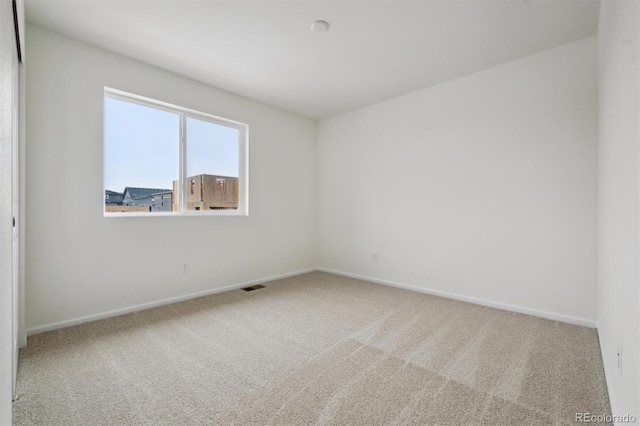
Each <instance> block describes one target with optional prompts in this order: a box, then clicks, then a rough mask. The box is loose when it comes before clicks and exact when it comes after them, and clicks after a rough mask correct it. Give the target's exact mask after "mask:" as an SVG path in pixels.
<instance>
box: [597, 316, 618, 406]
mask: <svg viewBox="0 0 640 426" xmlns="http://www.w3.org/2000/svg"><path fill="white" fill-rule="evenodd" d="M597 329H598V343H600V356H601V357H602V366H603V368H604V379H605V382H607V393H608V394H609V407H611V414H613V415H615V414H618V410H617V405H616V399H615V397H614V394H613V387H612V385H611V383H613V372H610V371H609V368H607V367H608V366H609V365H612V364H611V363H609V357H608V356H607V355H606V352H605V350H604V348H605V344H604V342H603V341H602V333H601V332H600V326H599V325H598V327H597ZM614 365H617V363H616V364H614Z"/></svg>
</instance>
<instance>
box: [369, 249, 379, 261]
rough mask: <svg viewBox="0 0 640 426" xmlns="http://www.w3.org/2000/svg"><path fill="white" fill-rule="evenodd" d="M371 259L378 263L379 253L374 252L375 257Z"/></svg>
mask: <svg viewBox="0 0 640 426" xmlns="http://www.w3.org/2000/svg"><path fill="white" fill-rule="evenodd" d="M371 259H372V260H373V261H374V262H377V261H378V252H377V251H374V252H373V257H372V258H371Z"/></svg>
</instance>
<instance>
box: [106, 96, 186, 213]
mask: <svg viewBox="0 0 640 426" xmlns="http://www.w3.org/2000/svg"><path fill="white" fill-rule="evenodd" d="M179 140H180V116H179V115H178V114H175V113H171V112H167V111H164V110H159V109H155V108H151V107H147V106H142V105H139V104H136V103H132V102H126V101H122V100H118V99H113V98H109V97H105V162H104V164H105V194H104V195H105V211H106V212H126V213H129V212H161V211H165V212H168V211H172V210H176V207H172V205H175V206H177V204H175V202H176V201H177V200H174V188H173V182H174V181H176V180H177V179H178V176H179V164H180V160H179V146H180V144H179ZM176 198H177V197H176Z"/></svg>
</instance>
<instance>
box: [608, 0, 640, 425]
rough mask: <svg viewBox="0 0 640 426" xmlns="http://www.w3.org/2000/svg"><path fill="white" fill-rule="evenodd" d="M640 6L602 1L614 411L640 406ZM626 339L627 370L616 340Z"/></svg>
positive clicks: (632, 1)
mask: <svg viewBox="0 0 640 426" xmlns="http://www.w3.org/2000/svg"><path fill="white" fill-rule="evenodd" d="M639 26H640V7H639V4H638V2H637V1H636V0H629V1H619V0H615V1H614V0H606V1H603V2H602V3H601V6H600V22H599V28H598V56H599V124H600V125H599V151H598V172H599V173H598V176H599V178H598V188H599V203H598V204H599V205H598V208H599V228H598V231H599V234H598V237H599V241H598V243H599V250H598V251H599V256H598V281H599V303H598V330H599V333H600V342H601V346H602V348H601V349H602V354H603V359H604V366H605V371H606V373H607V382H608V385H609V394H610V395H609V396H610V399H611V402H612V408H613V410H614V414H625V413H630V414H635V415H636V417H637V418H640V416H639V413H638V403H639V399H640V394H639V389H638V388H639V387H640V383H639V376H638V375H639V374H640V373H639V370H638V362H639V361H640V352H639V349H638V339H639V338H640V330H639V328H638V327H639V320H640V319H639V317H638V303H639V297H640V295H639V291H638V287H639V286H640V275H639V273H640V271H639V268H640V263H639V261H640V246H639V243H640V240H639V238H640V158H639V156H640V149H639V144H640V101H639V100H640V73H639V67H638V58H639V56H640V43H639V34H638V32H639V29H638V27H639ZM618 345H622V377H620V375H619V374H618V361H617V347H618Z"/></svg>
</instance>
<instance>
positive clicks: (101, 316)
mask: <svg viewBox="0 0 640 426" xmlns="http://www.w3.org/2000/svg"><path fill="white" fill-rule="evenodd" d="M315 270H316V268H309V269H303V270H300V271H295V272H289V273H286V274H280V275H274V276H271V277H266V278H260V279H257V280H252V281H246V282H242V283H237V284H232V285H228V286H225V287H219V288H213V289H210V290H204V291H199V292H197V293H190V294H185V295H182V296H176V297H170V298H168V299H162V300H157V301H154V302H148V303H141V304H139V305H133V306H128V307H126V308H120V309H113V310H111V311H105V312H101V313H98V314H92V315H87V316H83V317H79V318H72V319H68V320H64V321H59V322H54V323H50V324H45V325H40V326H37V327H32V328H28V329H27V336H33V335H35V334H40V333H44V332H46V331H52V330H58V329H60V328H65V327H71V326H74V325H78V324H84V323H86V322H92V321H98V320H102V319H106V318H111V317H117V316H120V315H125V314H129V313H132V312H137V311H144V310H146V309H151V308H156V307H158V306H164V305H170V304H172V303H178V302H184V301H185V300H190V299H195V298H197V297H202V296H208V295H210V294H216V293H223V292H225V291H229V290H237V289H239V288H243V287H249V286H252V285H256V284H261V283H266V282H269V281H275V280H279V279H282V278H287V277H292V276H295V275H300V274H306V273H308V272H313V271H315Z"/></svg>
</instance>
